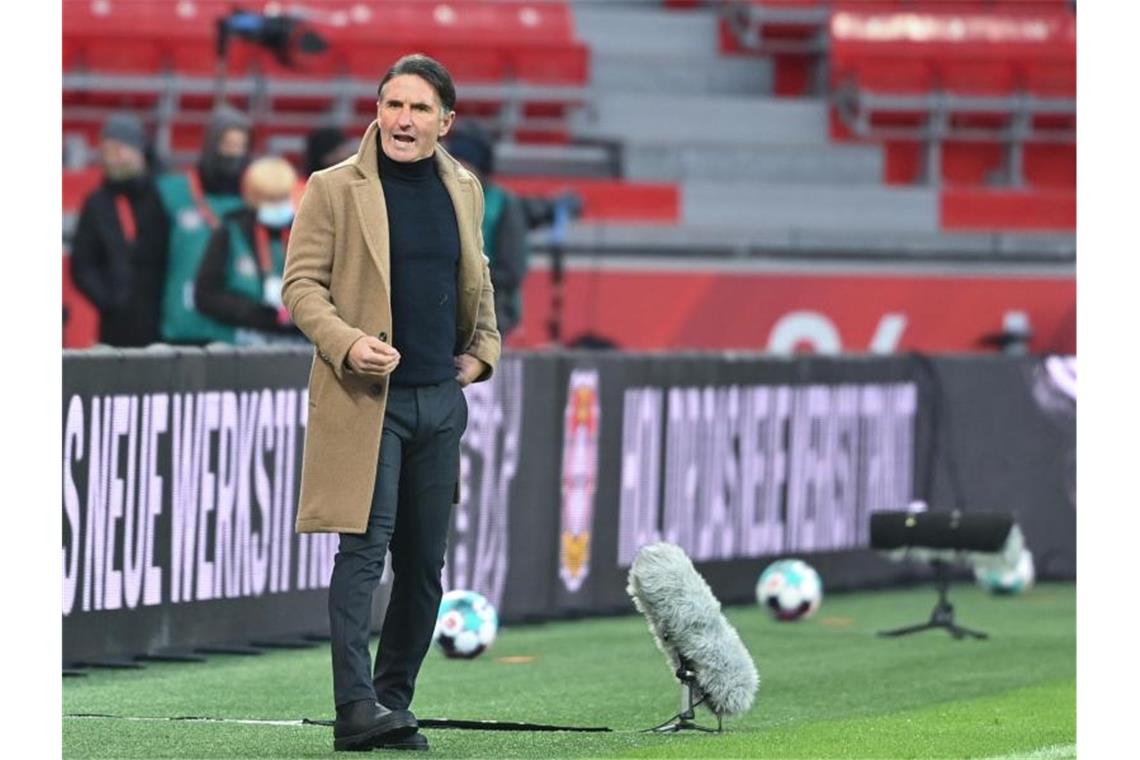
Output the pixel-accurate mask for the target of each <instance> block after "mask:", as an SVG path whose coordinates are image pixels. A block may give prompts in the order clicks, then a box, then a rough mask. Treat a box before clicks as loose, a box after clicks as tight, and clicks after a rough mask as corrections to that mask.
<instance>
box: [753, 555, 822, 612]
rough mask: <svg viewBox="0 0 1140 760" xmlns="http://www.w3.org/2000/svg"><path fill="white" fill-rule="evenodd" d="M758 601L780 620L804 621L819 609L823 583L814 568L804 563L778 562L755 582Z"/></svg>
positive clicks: (792, 560)
mask: <svg viewBox="0 0 1140 760" xmlns="http://www.w3.org/2000/svg"><path fill="white" fill-rule="evenodd" d="M756 601H757V602H759V603H760V606H761V607H766V608H767V609H768V611H769V612H771V613H772V616H773V617H775V618H776V619H777V620H783V621H787V620H802V619H803V618H808V617H811V616H812V615H813V614H815V611H816V610H818V609H819V605H820V603H821V602H822V601H823V582H822V581H821V580H820V579H819V573H817V572H816V571H815V568H813V567H812V566H811V565H809V564H808V563H806V562H804V561H803V560H799V559H780V560H776V561H775V562H773V563H772V564H770V565H768V567H766V568H765V569H764V572H762V573H761V574H760V580H758V581H757V582H756Z"/></svg>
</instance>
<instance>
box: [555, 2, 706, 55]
mask: <svg viewBox="0 0 1140 760" xmlns="http://www.w3.org/2000/svg"><path fill="white" fill-rule="evenodd" d="M574 25H575V31H576V32H577V34H578V38H579V39H581V40H582V41H583V42H586V43H587V44H588V45H589V46H590V49H591V51H593V52H594V53H609V52H622V53H672V54H674V55H681V56H684V55H687V54H691V53H705V54H715V53H716V50H717V15H716V12H715V11H711V10H710V11H704V10H702V11H693V12H689V13H670V12H669V11H666V10H665V9H663V8H662V7H661V6H660V5H656V6H655V4H653V3H648V2H646V3H638V4H636V5H633V4H625V3H614V2H591V3H576V4H575V5H574Z"/></svg>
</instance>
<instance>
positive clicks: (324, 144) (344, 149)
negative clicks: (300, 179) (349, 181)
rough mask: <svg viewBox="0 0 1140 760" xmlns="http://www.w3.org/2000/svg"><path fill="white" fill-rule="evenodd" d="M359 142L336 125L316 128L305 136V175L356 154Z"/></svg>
mask: <svg viewBox="0 0 1140 760" xmlns="http://www.w3.org/2000/svg"><path fill="white" fill-rule="evenodd" d="M356 148H357V143H355V142H353V141H352V140H349V139H348V137H347V136H345V134H344V132H342V131H340V130H339V129H337V128H336V127H320V128H319V129H314V130H313V131H312V132H310V133H309V134H308V136H307V137H306V138H305V176H306V177H307V176H309V175H310V174H312V173H313V172H315V171H320V170H321V169H327V168H329V167H330V166H335V165H337V164H339V163H340V162H341V161H343V160H345V159H346V158H351V157H352V156H355V155H356Z"/></svg>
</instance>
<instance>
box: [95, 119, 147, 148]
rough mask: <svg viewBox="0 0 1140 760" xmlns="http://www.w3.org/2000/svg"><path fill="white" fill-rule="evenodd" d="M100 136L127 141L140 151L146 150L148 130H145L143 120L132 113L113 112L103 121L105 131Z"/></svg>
mask: <svg viewBox="0 0 1140 760" xmlns="http://www.w3.org/2000/svg"><path fill="white" fill-rule="evenodd" d="M99 136H100V137H101V138H102V139H104V140H117V141H118V142H121V143H125V144H126V145H129V146H131V147H132V148H134V149H135V150H137V151H139V152H140V153H145V152H146V132H145V131H144V130H143V125H142V121H140V120H139V118H138V117H137V116H134V115H132V114H129V113H116V114H112V115H111V116H110V117H109V118H108V119H107V121H106V122H104V123H103V131H102V132H101V133H100V135H99Z"/></svg>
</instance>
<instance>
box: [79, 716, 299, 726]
mask: <svg viewBox="0 0 1140 760" xmlns="http://www.w3.org/2000/svg"><path fill="white" fill-rule="evenodd" d="M63 717H64V720H68V719H70V720H142V721H166V722H177V723H245V724H247V725H254V726H304V725H314V724H306V723H305V722H304V721H301V720H258V719H256V718H195V717H191V718H162V717H145V716H134V715H64V716H63Z"/></svg>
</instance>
